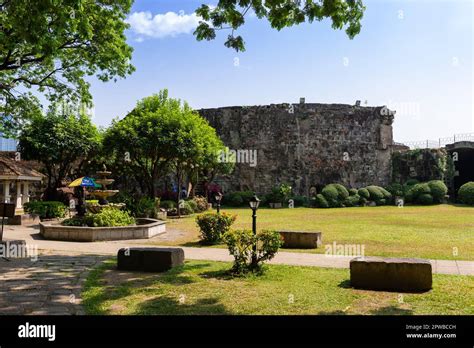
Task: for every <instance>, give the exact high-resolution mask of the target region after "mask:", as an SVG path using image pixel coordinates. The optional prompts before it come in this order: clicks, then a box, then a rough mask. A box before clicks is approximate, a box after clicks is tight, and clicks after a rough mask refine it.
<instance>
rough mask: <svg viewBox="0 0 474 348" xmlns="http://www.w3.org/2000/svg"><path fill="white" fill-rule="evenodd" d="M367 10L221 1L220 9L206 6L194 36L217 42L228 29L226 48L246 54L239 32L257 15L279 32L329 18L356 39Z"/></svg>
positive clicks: (338, 1)
mask: <svg viewBox="0 0 474 348" xmlns="http://www.w3.org/2000/svg"><path fill="white" fill-rule="evenodd" d="M364 10H365V7H364V5H363V3H362V0H219V1H218V3H217V5H216V6H210V5H202V6H201V7H200V8H199V9H198V10H197V11H196V13H197V14H198V15H199V16H200V17H202V19H203V20H202V21H201V22H200V23H199V26H198V27H197V29H196V31H195V32H194V35H195V36H196V38H197V39H198V40H213V39H215V38H216V31H220V30H224V29H227V30H229V31H230V34H229V35H228V37H227V40H226V42H225V45H226V46H227V47H230V48H233V49H235V50H236V51H245V43H244V39H243V38H242V36H240V35H236V34H235V31H236V30H237V29H239V28H240V27H241V26H242V25H244V24H245V16H246V15H248V14H249V13H250V12H251V11H253V13H255V15H256V16H257V17H258V18H260V19H262V18H264V19H267V20H268V22H269V23H270V25H271V26H272V28H274V29H277V30H281V29H283V28H286V27H290V26H293V25H297V24H300V23H303V22H309V23H312V22H314V21H315V20H316V21H321V20H323V19H325V18H328V19H329V20H330V21H331V22H332V27H333V28H334V29H343V28H345V29H346V33H347V35H348V36H349V38H351V39H352V38H353V37H354V36H355V35H357V34H358V33H359V32H360V28H361V23H360V22H361V19H362V16H363V14H364Z"/></svg>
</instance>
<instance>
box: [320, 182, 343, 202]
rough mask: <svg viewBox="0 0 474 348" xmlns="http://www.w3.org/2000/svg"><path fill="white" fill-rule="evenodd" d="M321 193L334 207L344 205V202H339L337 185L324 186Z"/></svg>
mask: <svg viewBox="0 0 474 348" xmlns="http://www.w3.org/2000/svg"><path fill="white" fill-rule="evenodd" d="M321 194H322V195H323V196H324V198H325V199H326V201H327V203H328V205H329V206H330V207H332V208H334V207H338V206H341V205H342V204H341V203H342V202H339V191H338V190H337V188H336V186H335V185H333V184H329V185H326V186H324V188H323V189H322V191H321Z"/></svg>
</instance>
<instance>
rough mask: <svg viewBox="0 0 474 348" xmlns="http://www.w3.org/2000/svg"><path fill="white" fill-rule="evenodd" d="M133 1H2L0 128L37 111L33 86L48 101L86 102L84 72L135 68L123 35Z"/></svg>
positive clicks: (110, 73)
mask: <svg viewBox="0 0 474 348" xmlns="http://www.w3.org/2000/svg"><path fill="white" fill-rule="evenodd" d="M132 2H133V0H80V1H78V0H37V1H31V0H0V113H2V114H3V115H8V116H9V117H7V118H6V117H4V118H3V120H0V131H2V130H3V131H5V130H8V129H11V128H14V127H15V126H16V127H18V125H19V123H20V122H21V121H22V120H24V119H25V118H28V117H34V114H37V110H38V105H39V103H38V100H37V99H36V98H35V97H34V95H33V93H31V89H32V88H33V89H34V90H37V91H38V92H40V93H42V94H43V95H45V96H46V97H47V99H48V100H49V101H52V102H55V101H57V100H60V99H64V98H68V99H70V100H73V101H75V102H77V101H82V102H84V103H87V104H89V103H91V101H92V97H91V95H90V93H89V83H88V82H87V81H86V79H85V78H86V77H87V76H92V75H95V76H97V77H98V78H99V79H100V80H102V81H109V80H110V79H115V78H117V77H125V76H127V75H128V74H130V73H131V72H133V70H134V68H133V66H132V65H131V64H130V60H131V57H132V48H131V47H129V46H128V45H127V43H126V37H125V34H124V31H125V29H127V28H128V25H127V24H126V23H125V18H126V16H127V14H128V13H129V11H130V9H131V5H132ZM2 121H3V122H2ZM2 128H3V129H2Z"/></svg>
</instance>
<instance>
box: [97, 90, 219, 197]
mask: <svg viewBox="0 0 474 348" xmlns="http://www.w3.org/2000/svg"><path fill="white" fill-rule="evenodd" d="M223 148H224V146H223V144H222V141H221V140H220V139H219V138H218V136H217V135H216V132H215V130H214V128H212V127H211V126H210V125H209V124H208V123H207V121H206V120H205V119H203V118H202V117H201V116H200V115H199V114H198V113H197V112H195V111H193V110H192V109H191V108H190V107H189V105H188V104H187V103H185V102H184V103H183V102H181V101H180V100H178V99H172V98H169V97H168V91H167V90H163V91H160V92H159V93H158V94H155V95H152V96H150V97H147V98H144V99H142V100H141V101H139V102H138V103H137V106H136V107H135V108H134V109H133V110H132V111H131V112H130V113H129V114H127V116H125V118H123V119H122V120H114V122H113V123H112V126H111V127H110V128H109V129H108V130H107V132H106V134H105V138H104V149H105V151H107V152H109V153H111V154H115V157H116V161H118V163H121V164H122V165H121V167H124V168H128V169H129V172H128V173H129V174H130V175H133V176H134V177H135V179H136V181H137V182H141V183H145V185H144V190H146V192H145V193H147V194H148V195H149V196H150V197H156V196H157V195H158V188H157V186H156V184H157V182H158V180H159V179H160V178H163V177H164V176H166V175H168V174H169V173H171V172H173V173H175V174H176V175H177V176H178V181H180V179H181V178H182V177H183V175H188V176H189V175H190V173H191V172H193V171H195V170H197V169H198V168H199V169H205V168H209V167H210V166H213V165H215V164H216V163H217V160H218V158H217V153H218V152H219V150H221V149H223ZM178 186H179V183H178Z"/></svg>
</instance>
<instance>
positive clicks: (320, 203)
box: [314, 193, 329, 208]
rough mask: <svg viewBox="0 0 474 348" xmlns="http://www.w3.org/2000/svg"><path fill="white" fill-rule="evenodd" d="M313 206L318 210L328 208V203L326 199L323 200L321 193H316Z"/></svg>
mask: <svg viewBox="0 0 474 348" xmlns="http://www.w3.org/2000/svg"><path fill="white" fill-rule="evenodd" d="M314 204H315V206H316V207H318V208H329V203H328V201H327V200H326V198H324V196H323V195H322V194H321V193H318V194H317V195H316V197H315V202H314Z"/></svg>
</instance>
